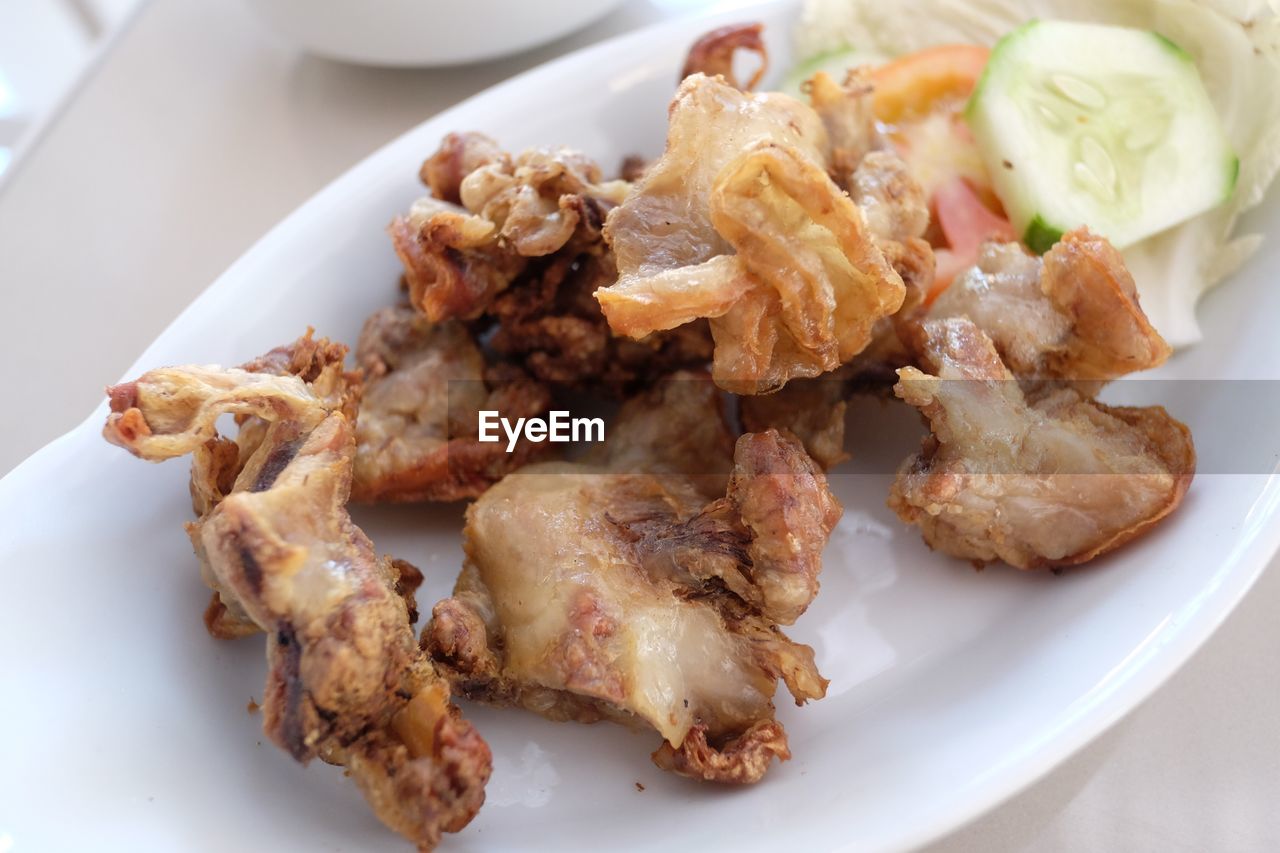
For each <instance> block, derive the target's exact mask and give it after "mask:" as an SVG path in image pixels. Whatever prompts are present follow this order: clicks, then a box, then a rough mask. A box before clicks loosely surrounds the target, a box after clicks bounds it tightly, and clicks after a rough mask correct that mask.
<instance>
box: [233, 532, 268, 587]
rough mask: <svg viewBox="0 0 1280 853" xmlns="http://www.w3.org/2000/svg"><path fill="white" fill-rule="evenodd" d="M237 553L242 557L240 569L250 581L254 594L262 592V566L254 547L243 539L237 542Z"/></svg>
mask: <svg viewBox="0 0 1280 853" xmlns="http://www.w3.org/2000/svg"><path fill="white" fill-rule="evenodd" d="M236 553H237V554H238V555H239V557H240V570H241V572H242V573H243V574H244V579H245V580H246V581H248V583H249V588H250V589H251V590H253V593H254V595H257V594H259V593H261V592H262V581H263V574H262V566H260V565H258V559H257V557H255V556H253V549H252V548H250V547H249V546H248V545H246V544H245V543H244V542H242V541H238V542H237V543H236Z"/></svg>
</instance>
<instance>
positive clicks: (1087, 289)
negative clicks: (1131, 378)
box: [928, 228, 1171, 381]
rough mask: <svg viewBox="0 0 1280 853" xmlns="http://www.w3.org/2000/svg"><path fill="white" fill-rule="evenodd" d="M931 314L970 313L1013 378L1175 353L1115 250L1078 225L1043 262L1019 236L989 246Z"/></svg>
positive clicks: (1096, 373) (1087, 377) (1078, 373)
mask: <svg viewBox="0 0 1280 853" xmlns="http://www.w3.org/2000/svg"><path fill="white" fill-rule="evenodd" d="M928 316H929V317H931V318H935V319H941V318H946V317H968V318H969V319H970V320H972V321H973V322H974V323H975V324H977V325H978V327H979V328H981V329H982V330H983V331H984V332H985V333H986V334H987V336H988V337H990V338H991V340H992V342H993V343H994V344H995V347H996V349H997V351H998V352H999V353H1000V355H1001V357H1002V358H1003V360H1004V362H1005V364H1007V365H1008V367H1009V369H1010V370H1011V371H1012V372H1013V373H1014V374H1015V375H1017V376H1018V377H1019V378H1028V379H1067V380H1080V381H1106V380H1110V379H1115V378H1117V377H1119V376H1123V375H1125V374H1128V373H1133V372H1135V371H1139V370H1146V369H1148V368H1152V367H1156V366H1158V365H1160V364H1163V363H1164V361H1165V360H1166V359H1167V358H1168V357H1169V354H1170V352H1171V350H1170V348H1169V345H1168V344H1167V343H1165V341H1164V339H1163V338H1162V337H1160V334H1159V332H1157V331H1156V330H1155V328H1154V327H1153V326H1152V325H1151V323H1150V321H1148V320H1147V316H1146V314H1145V313H1143V311H1142V307H1141V306H1140V305H1139V304H1138V292H1137V287H1136V285H1135V284H1134V281H1133V276H1131V275H1130V274H1129V271H1128V269H1126V267H1125V265H1124V259H1123V258H1122V257H1121V256H1120V253H1119V252H1117V251H1116V250H1115V249H1114V248H1113V247H1112V246H1111V244H1110V243H1109V242H1107V240H1106V239H1105V238H1103V237H1099V236H1097V235H1095V234H1091V233H1090V232H1089V231H1088V230H1087V229H1083V228H1081V229H1078V230H1076V231H1072V232H1070V233H1068V234H1067V235H1065V236H1064V237H1063V238H1062V240H1060V241H1059V242H1058V243H1057V244H1056V245H1055V246H1054V247H1053V248H1052V249H1050V250H1049V252H1048V253H1046V254H1045V256H1044V258H1043V260H1042V259H1040V258H1037V257H1035V256H1033V255H1029V254H1027V253H1026V252H1025V251H1024V250H1023V249H1022V248H1021V247H1020V246H1018V245H1017V244H1016V243H1009V244H996V243H989V244H987V245H986V246H984V247H983V249H982V253H981V255H980V256H979V258H978V264H977V266H975V267H973V268H971V269H969V270H967V271H966V272H964V273H961V274H960V275H959V276H958V277H957V278H956V280H955V281H954V282H952V284H951V286H950V287H948V288H947V289H946V290H945V291H943V293H942V294H941V295H940V296H939V297H938V298H937V300H936V301H935V302H934V303H933V306H932V307H931V308H930V310H929V312H928Z"/></svg>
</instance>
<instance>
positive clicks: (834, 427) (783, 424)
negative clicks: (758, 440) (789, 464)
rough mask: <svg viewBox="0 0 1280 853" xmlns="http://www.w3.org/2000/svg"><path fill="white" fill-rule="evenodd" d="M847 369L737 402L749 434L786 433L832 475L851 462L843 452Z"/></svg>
mask: <svg viewBox="0 0 1280 853" xmlns="http://www.w3.org/2000/svg"><path fill="white" fill-rule="evenodd" d="M846 373H847V371H846V370H845V369H843V368H842V369H841V370H838V371H836V372H834V373H828V374H824V375H822V376H819V377H817V378H816V379H796V380H793V381H791V382H788V383H787V385H786V387H785V388H783V389H782V390H780V391H775V392H774V393H772V394H761V395H757V396H753V397H743V398H742V399H741V400H739V401H738V412H739V414H740V416H741V417H742V426H743V428H744V429H746V430H747V432H762V431H764V430H766V429H769V428H774V429H785V430H787V431H789V432H790V433H792V434H793V435H795V436H796V437H797V438H799V439H800V441H801V442H802V443H803V444H804V449H805V451H806V452H807V453H808V454H809V455H810V456H812V457H813V459H814V461H815V462H817V463H818V464H819V465H821V466H822V468H823V470H824V471H829V470H831V469H832V468H833V467H835V466H836V465H839V464H840V463H841V462H843V461H845V460H846V459H848V458H849V454H848V453H846V452H845V449H844V416H845V411H846V410H847V408H848V405H849V404H848V398H849V393H850V392H849V381H848V377H847V375H846Z"/></svg>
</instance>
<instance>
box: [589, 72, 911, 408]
mask: <svg viewBox="0 0 1280 853" xmlns="http://www.w3.org/2000/svg"><path fill="white" fill-rule="evenodd" d="M828 155H829V138H828V134H827V131H826V129H825V127H824V125H823V122H822V120H821V118H820V117H819V116H818V114H817V113H816V112H814V110H812V109H810V108H809V107H807V106H806V105H804V104H802V103H800V102H799V101H796V100H794V99H792V98H789V97H787V96H785V95H777V94H765V95H746V94H743V93H742V92H740V91H738V90H737V89H735V88H733V87H731V86H729V85H728V84H726V83H725V82H724V81H723V80H721V79H720V78H710V77H706V76H703V75H700V74H695V75H693V76H691V77H689V78H687V79H686V80H685V81H684V82H683V83H682V84H681V86H680V89H679V91H678V92H677V94H676V97H675V100H674V101H673V103H672V105H671V110H670V126H669V130H668V136H667V148H666V151H665V152H664V153H663V155H662V157H661V159H659V160H658V161H657V162H656V163H654V164H653V165H652V166H650V168H649V169H648V170H647V171H646V172H645V175H644V177H643V179H642V180H641V181H640V183H639V184H638V185H637V186H636V188H635V190H634V191H633V192H632V194H631V195H630V196H628V197H627V200H626V201H625V202H624V203H623V204H622V205H621V206H620V207H617V208H615V209H614V210H613V211H612V212H611V213H610V214H609V218H608V220H607V221H606V223H605V236H606V238H607V239H608V241H609V243H610V245H611V246H612V248H613V250H614V254H615V257H616V261H617V265H618V272H619V278H618V282H617V283H616V284H614V285H612V286H610V287H604V288H601V289H600V290H598V291H597V292H596V298H597V299H598V300H599V301H600V305H601V308H602V309H603V310H604V313H605V316H606V317H607V318H608V320H609V325H610V327H611V328H612V329H613V330H614V331H615V332H617V333H619V334H624V335H629V336H631V337H643V336H645V335H648V334H651V333H653V332H656V331H661V330H665V329H672V328H675V327H677V326H680V325H682V324H684V323H688V322H690V321H692V320H695V319H698V318H703V317H705V318H709V319H710V326H711V334H712V337H713V338H714V339H715V345H716V346H715V356H714V369H713V375H714V376H715V379H716V382H717V384H719V385H720V386H721V387H723V388H726V389H727V390H731V391H733V392H735V393H738V394H759V393H768V392H770V391H774V390H776V389H778V388H780V387H782V386H783V385H784V384H785V383H786V382H787V381H788V380H790V379H793V378H797V377H806V376H808V377H812V376H817V375H819V374H821V373H824V372H826V371H829V370H833V369H835V368H836V367H838V366H839V365H840V364H842V363H844V362H846V361H848V360H849V359H851V358H852V357H853V356H854V355H856V354H857V353H859V352H861V351H862V350H863V349H864V348H865V347H866V346H867V344H868V343H869V342H870V340H871V334H872V329H873V327H874V326H875V324H876V321H877V320H879V319H881V318H883V317H887V316H889V315H890V314H893V313H894V312H895V311H897V310H898V308H899V307H900V306H901V305H902V302H903V299H904V296H905V286H904V284H903V281H902V277H901V275H900V274H899V273H898V272H897V271H896V270H895V269H894V267H893V266H892V265H891V263H890V261H889V260H888V259H886V257H885V253H884V250H883V249H882V248H881V247H880V246H879V245H878V244H877V242H876V240H875V239H874V237H873V235H872V234H871V233H870V232H869V230H868V228H867V224H866V220H865V218H864V216H863V214H862V212H861V211H860V210H859V209H858V208H857V206H856V205H855V204H854V202H853V201H852V200H851V199H850V198H849V196H848V195H847V193H846V192H845V191H844V190H842V189H841V187H839V186H838V185H837V184H836V183H835V182H834V181H833V180H832V178H831V177H830V176H829V174H828V168H829V161H828Z"/></svg>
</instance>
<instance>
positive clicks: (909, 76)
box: [872, 44, 991, 124]
mask: <svg viewBox="0 0 1280 853" xmlns="http://www.w3.org/2000/svg"><path fill="white" fill-rule="evenodd" d="M990 56H991V50H990V49H989V48H986V47H982V46H980V45H975V44H947V45H940V46H938V47H931V48H927V49H925V50H921V51H917V52H916V53H909V54H907V55H906V56H902V57H899V58H897V59H895V60H893V61H892V62H889V63H887V64H885V65H881V66H880V67H879V68H877V69H876V70H875V72H874V73H873V76H872V83H873V84H874V85H875V94H874V95H873V96H872V97H873V98H874V101H873V105H874V109H875V113H876V118H878V119H880V121H882V122H885V123H886V124H897V123H898V122H901V121H910V120H912V119H916V118H921V117H923V116H925V115H928V114H929V113H930V112H933V111H934V109H936V108H937V106H938V105H939V103H940V102H946V101H954V102H956V103H957V105H958V104H959V103H960V102H963V101H964V100H965V99H967V98H968V97H969V95H970V94H971V93H972V92H973V87H974V86H976V85H977V83H978V78H979V77H981V76H982V71H983V69H984V68H986V67H987V59H988V58H990Z"/></svg>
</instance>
